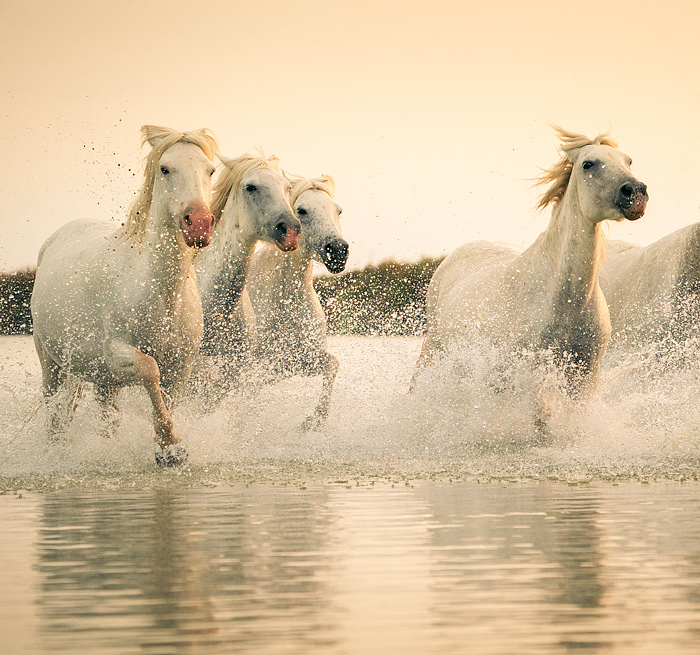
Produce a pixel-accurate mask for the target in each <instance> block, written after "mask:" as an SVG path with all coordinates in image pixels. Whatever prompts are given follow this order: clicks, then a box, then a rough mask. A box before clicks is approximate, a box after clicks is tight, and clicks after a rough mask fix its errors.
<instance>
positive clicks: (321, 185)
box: [284, 171, 335, 207]
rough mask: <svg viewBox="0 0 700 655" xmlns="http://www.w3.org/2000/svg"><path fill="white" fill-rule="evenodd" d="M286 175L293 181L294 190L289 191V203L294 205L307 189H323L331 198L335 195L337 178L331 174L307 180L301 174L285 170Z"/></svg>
mask: <svg viewBox="0 0 700 655" xmlns="http://www.w3.org/2000/svg"><path fill="white" fill-rule="evenodd" d="M284 176H285V177H286V178H287V179H288V180H289V181H290V182H291V183H292V190H291V191H290V192H289V203H290V204H291V205H292V207H293V206H294V203H295V202H296V201H297V200H298V199H299V196H300V195H301V194H302V193H305V192H306V191H311V190H314V191H323V192H324V193H326V194H328V195H329V196H330V197H331V198H333V197H334V196H335V180H334V179H333V178H332V177H331V176H330V175H321V176H320V177H312V178H310V179H308V180H307V179H306V178H303V177H301V175H292V174H291V173H287V172H286V171H285V172H284Z"/></svg>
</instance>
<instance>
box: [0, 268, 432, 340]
mask: <svg viewBox="0 0 700 655" xmlns="http://www.w3.org/2000/svg"><path fill="white" fill-rule="evenodd" d="M441 261H442V259H441V258H431V259H421V260H420V261H418V262H413V263H408V264H406V263H401V262H395V261H386V262H382V263H380V264H378V265H376V266H367V267H366V268H365V269H363V270H361V271H352V272H349V273H344V274H342V275H337V276H333V275H322V276H319V277H317V278H316V279H315V281H314V286H315V287H316V291H317V292H318V295H319V298H320V300H321V305H322V306H323V308H324V309H325V311H326V316H327V317H328V331H329V332H330V333H331V334H362V335H378V334H381V335H402V336H405V335H420V334H423V332H424V330H425V292H426V290H427V288H428V283H429V282H430V278H431V277H432V275H433V272H434V271H435V269H436V268H437V267H438V265H439V264H440V262H441ZM33 285H34V271H30V270H27V271H18V272H16V273H4V274H0V334H31V331H32V317H31V313H30V311H29V301H30V299H31V295H32V287H33Z"/></svg>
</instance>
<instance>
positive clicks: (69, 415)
mask: <svg viewBox="0 0 700 655" xmlns="http://www.w3.org/2000/svg"><path fill="white" fill-rule="evenodd" d="M34 345H35V347H36V351H37V355H38V356H39V363H40V364H41V377H42V391H43V394H44V403H45V405H46V407H47V408H48V410H49V418H48V425H47V432H48V435H49V439H51V440H56V439H57V438H58V435H60V434H61V433H63V432H65V431H66V429H67V428H68V426H69V425H70V423H71V421H72V420H73V416H74V415H75V410H76V408H77V405H78V400H79V399H80V396H81V395H82V393H83V385H82V384H80V383H78V382H76V381H75V379H74V378H73V377H72V376H70V375H68V374H66V372H65V371H64V370H63V368H61V366H59V365H58V363H56V362H55V361H54V360H53V359H51V356H50V355H49V353H48V352H47V351H46V348H44V345H43V344H42V343H41V340H40V339H39V337H37V336H36V335H34Z"/></svg>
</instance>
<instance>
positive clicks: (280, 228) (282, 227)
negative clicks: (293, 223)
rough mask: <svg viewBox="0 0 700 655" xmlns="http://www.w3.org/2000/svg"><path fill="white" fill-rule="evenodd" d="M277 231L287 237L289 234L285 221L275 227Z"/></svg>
mask: <svg viewBox="0 0 700 655" xmlns="http://www.w3.org/2000/svg"><path fill="white" fill-rule="evenodd" d="M275 229H276V230H277V231H278V232H279V233H280V234H281V235H282V236H285V234H287V226H286V225H285V223H284V221H280V222H279V223H277V225H275Z"/></svg>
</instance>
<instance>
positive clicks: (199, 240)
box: [180, 206, 214, 248]
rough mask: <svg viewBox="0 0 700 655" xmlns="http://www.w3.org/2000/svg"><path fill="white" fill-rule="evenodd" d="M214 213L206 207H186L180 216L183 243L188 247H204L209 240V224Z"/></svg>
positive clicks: (210, 224)
mask: <svg viewBox="0 0 700 655" xmlns="http://www.w3.org/2000/svg"><path fill="white" fill-rule="evenodd" d="M213 220H214V214H212V213H211V211H209V209H208V208H207V207H204V206H197V207H192V208H191V209H188V210H187V211H186V212H185V213H184V214H183V216H182V221H181V225H180V228H181V229H182V236H183V237H184V239H185V243H186V244H187V245H188V246H189V247H190V248H204V246H208V245H209V242H210V241H211V226H212V221H213Z"/></svg>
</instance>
